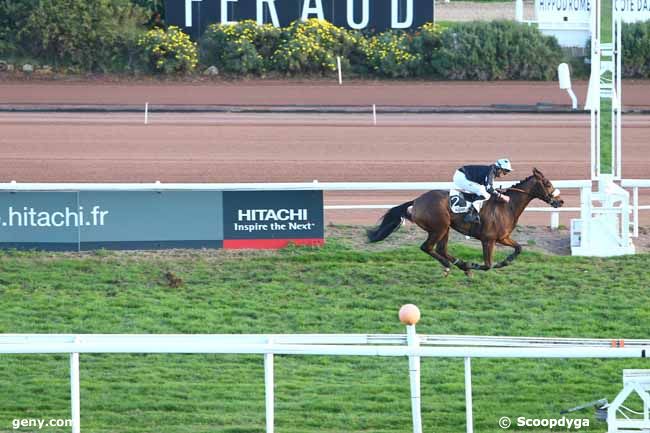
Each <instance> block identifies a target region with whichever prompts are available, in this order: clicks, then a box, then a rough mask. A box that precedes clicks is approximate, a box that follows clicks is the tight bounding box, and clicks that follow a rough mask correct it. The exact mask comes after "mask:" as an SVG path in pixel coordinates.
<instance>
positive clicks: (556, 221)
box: [551, 212, 560, 230]
mask: <svg viewBox="0 0 650 433" xmlns="http://www.w3.org/2000/svg"><path fill="white" fill-rule="evenodd" d="M551 228H552V229H553V230H557V229H558V228H560V212H551Z"/></svg>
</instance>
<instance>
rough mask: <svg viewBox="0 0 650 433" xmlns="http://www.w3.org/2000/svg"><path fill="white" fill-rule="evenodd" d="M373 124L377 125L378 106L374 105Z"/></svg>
mask: <svg viewBox="0 0 650 433" xmlns="http://www.w3.org/2000/svg"><path fill="white" fill-rule="evenodd" d="M372 124H373V125H376V124H377V106H376V105H375V104H372Z"/></svg>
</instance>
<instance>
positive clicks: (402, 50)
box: [362, 30, 422, 78]
mask: <svg viewBox="0 0 650 433" xmlns="http://www.w3.org/2000/svg"><path fill="white" fill-rule="evenodd" d="M412 41H413V37H412V36H411V35H410V34H408V33H404V32H396V31H392V30H388V31H385V32H383V33H380V34H378V35H376V36H372V37H371V38H370V39H368V40H367V41H366V42H365V43H364V44H362V47H363V51H364V53H365V55H366V62H367V65H368V70H369V71H370V72H371V73H373V74H375V75H379V76H384V77H390V78H404V77H410V76H412V75H414V74H415V73H416V71H417V70H418V68H419V65H420V63H421V61H422V54H421V53H418V52H416V51H415V50H414V46H413V44H412Z"/></svg>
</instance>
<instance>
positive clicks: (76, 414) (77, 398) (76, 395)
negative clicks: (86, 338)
mask: <svg viewBox="0 0 650 433" xmlns="http://www.w3.org/2000/svg"><path fill="white" fill-rule="evenodd" d="M78 342H79V337H75V343H78ZM70 405H71V416H72V433H79V431H80V423H81V394H80V392H79V353H71V354H70Z"/></svg>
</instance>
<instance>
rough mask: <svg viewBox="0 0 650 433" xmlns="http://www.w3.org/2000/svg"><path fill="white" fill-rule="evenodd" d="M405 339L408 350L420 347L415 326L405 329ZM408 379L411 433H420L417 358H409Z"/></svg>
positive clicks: (418, 369)
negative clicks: (409, 383) (409, 381)
mask: <svg viewBox="0 0 650 433" xmlns="http://www.w3.org/2000/svg"><path fill="white" fill-rule="evenodd" d="M406 339H407V342H408V345H409V347H410V348H413V349H416V348H418V347H420V341H419V340H418V337H417V334H416V333H415V325H408V326H407V327H406ZM409 378H410V380H411V414H412V418H413V433H422V412H421V408H420V357H419V356H409Z"/></svg>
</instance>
